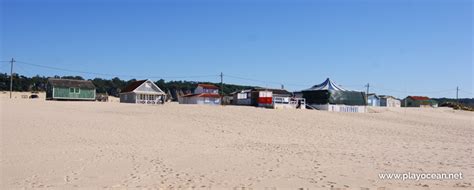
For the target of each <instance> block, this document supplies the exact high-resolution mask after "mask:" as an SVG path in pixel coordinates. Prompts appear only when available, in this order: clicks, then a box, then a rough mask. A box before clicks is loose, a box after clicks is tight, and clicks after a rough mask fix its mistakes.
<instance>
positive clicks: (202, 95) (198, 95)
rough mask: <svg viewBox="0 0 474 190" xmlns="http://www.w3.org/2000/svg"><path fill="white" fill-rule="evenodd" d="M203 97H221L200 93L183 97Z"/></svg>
mask: <svg viewBox="0 0 474 190" xmlns="http://www.w3.org/2000/svg"><path fill="white" fill-rule="evenodd" d="M192 96H196V97H204V98H220V97H221V96H220V95H219V94H209V93H201V94H186V95H184V96H183V97H192Z"/></svg>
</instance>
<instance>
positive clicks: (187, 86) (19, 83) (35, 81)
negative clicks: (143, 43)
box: [0, 73, 252, 97]
mask: <svg viewBox="0 0 474 190" xmlns="http://www.w3.org/2000/svg"><path fill="white" fill-rule="evenodd" d="M48 78H61V79H76V80H86V79H84V78H83V77H81V76H57V75H56V76H53V77H46V76H39V75H36V76H33V77H27V76H23V75H18V74H16V73H14V74H13V91H45V90H46V84H47V82H48ZM89 80H90V81H92V83H94V85H95V86H96V89H97V93H108V94H109V95H112V96H116V97H117V96H118V95H119V93H120V90H121V89H123V88H125V87H126V86H127V85H129V84H130V83H132V82H135V81H137V80H136V79H130V80H122V79H120V78H118V77H115V78H112V79H103V78H94V79H89ZM140 80H141V79H140ZM154 82H155V84H156V85H158V86H159V87H160V88H161V89H162V90H163V91H165V92H168V91H183V92H184V93H191V92H192V91H193V90H194V89H195V88H196V86H197V84H199V83H206V84H214V85H216V86H219V87H220V83H212V82H198V81H181V80H180V81H165V80H163V79H160V80H157V81H154ZM248 88H252V86H243V85H235V84H225V83H224V87H223V89H224V90H223V92H224V94H230V93H232V92H234V91H237V90H243V89H248ZM8 90H10V75H8V74H6V73H0V91H8Z"/></svg>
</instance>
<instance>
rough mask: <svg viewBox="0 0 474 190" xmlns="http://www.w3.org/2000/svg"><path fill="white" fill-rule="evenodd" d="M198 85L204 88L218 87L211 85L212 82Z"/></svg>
mask: <svg viewBox="0 0 474 190" xmlns="http://www.w3.org/2000/svg"><path fill="white" fill-rule="evenodd" d="M198 86H200V87H202V88H206V89H219V87H217V86H215V85H213V84H198Z"/></svg>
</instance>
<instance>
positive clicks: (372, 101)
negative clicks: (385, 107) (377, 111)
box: [367, 94, 380, 107]
mask: <svg viewBox="0 0 474 190" xmlns="http://www.w3.org/2000/svg"><path fill="white" fill-rule="evenodd" d="M367 105H368V106H375V107H379V106H380V96H377V94H368V95H367Z"/></svg>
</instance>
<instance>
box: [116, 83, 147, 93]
mask: <svg viewBox="0 0 474 190" xmlns="http://www.w3.org/2000/svg"><path fill="white" fill-rule="evenodd" d="M146 81H147V80H139V81H135V82H132V83H130V84H129V85H128V86H126V87H125V88H123V89H122V90H121V91H120V93H124V92H131V91H134V90H135V89H136V88H138V87H139V86H140V85H142V84H143V83H144V82H146Z"/></svg>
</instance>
